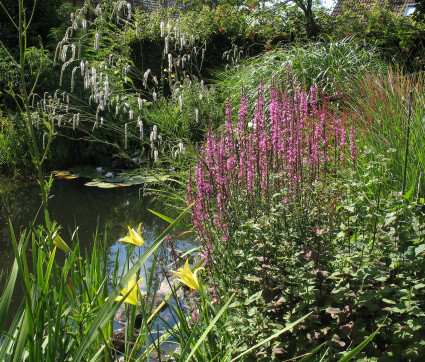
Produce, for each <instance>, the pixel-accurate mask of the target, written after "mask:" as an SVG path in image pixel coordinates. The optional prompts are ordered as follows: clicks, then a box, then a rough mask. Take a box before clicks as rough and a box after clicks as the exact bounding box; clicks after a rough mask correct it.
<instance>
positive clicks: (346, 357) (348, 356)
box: [338, 323, 384, 362]
mask: <svg viewBox="0 0 425 362" xmlns="http://www.w3.org/2000/svg"><path fill="white" fill-rule="evenodd" d="M383 325H384V324H383V323H382V324H381V325H380V326H379V328H378V329H377V330H376V331H375V332H373V333H372V334H371V335H370V336H369V337H368V338H366V339H365V340H364V341H363V342H362V343H360V344H359V345H358V346H357V347H356V348H354V349H353V350H352V351H350V352H348V353H347V354H345V355H344V357H342V358H341V359H340V360H339V361H338V362H348V361H349V360H351V359H352V358H353V357H355V356H356V355H357V354H358V353H360V352H361V351H362V350H363V348H365V347H366V346H367V345H368V344H369V343H370V341H372V339H373V338H374V337H375V336H376V334H377V333H378V332H379V330H380V329H381V327H382V326H383Z"/></svg>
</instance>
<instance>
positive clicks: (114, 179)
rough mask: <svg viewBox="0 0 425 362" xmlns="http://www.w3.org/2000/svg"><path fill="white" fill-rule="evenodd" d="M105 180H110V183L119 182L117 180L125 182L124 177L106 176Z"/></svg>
mask: <svg viewBox="0 0 425 362" xmlns="http://www.w3.org/2000/svg"><path fill="white" fill-rule="evenodd" d="M103 181H104V182H109V183H117V182H123V181H124V178H122V177H119V176H117V177H106V178H105V179H104V180H103Z"/></svg>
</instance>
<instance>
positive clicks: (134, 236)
mask: <svg viewBox="0 0 425 362" xmlns="http://www.w3.org/2000/svg"><path fill="white" fill-rule="evenodd" d="M141 227H142V224H139V227H138V229H137V232H136V231H135V230H134V229H132V228H131V227H130V226H128V234H129V235H127V236H125V237H123V238H121V239H119V241H123V242H125V243H130V244H134V245H137V246H144V245H146V244H145V241H144V240H143V237H142V235H141V233H140V229H141Z"/></svg>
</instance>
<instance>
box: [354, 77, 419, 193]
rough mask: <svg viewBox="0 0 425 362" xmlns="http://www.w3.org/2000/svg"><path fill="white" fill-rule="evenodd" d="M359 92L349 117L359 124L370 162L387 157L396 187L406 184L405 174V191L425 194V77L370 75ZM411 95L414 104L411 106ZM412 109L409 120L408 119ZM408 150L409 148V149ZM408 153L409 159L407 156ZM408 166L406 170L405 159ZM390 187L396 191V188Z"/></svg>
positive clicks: (360, 80)
mask: <svg viewBox="0 0 425 362" xmlns="http://www.w3.org/2000/svg"><path fill="white" fill-rule="evenodd" d="M357 84H358V88H359V90H360V91H359V92H357V93H354V94H353V95H352V97H350V100H349V101H348V102H349V105H350V108H351V109H352V112H349V114H348V115H347V116H348V117H349V118H353V117H355V118H356V119H358V120H359V123H360V124H359V127H360V128H361V130H362V132H361V133H359V134H360V135H361V141H362V142H363V144H364V146H365V147H367V148H369V150H370V153H369V154H368V155H367V157H366V159H367V160H373V159H374V157H375V155H376V154H385V155H386V157H387V158H388V159H389V160H390V162H389V165H388V166H389V168H390V172H391V174H392V175H393V177H394V179H395V182H396V183H397V185H402V184H403V176H404V172H405V171H406V179H407V184H406V186H407V187H406V188H405V189H406V190H409V189H410V188H411V187H413V188H414V189H415V194H418V195H420V196H421V197H423V195H424V193H425V178H424V175H425V164H424V160H425V144H424V139H425V127H424V122H423V119H424V117H425V110H424V107H423V106H422V105H423V102H424V92H423V89H424V77H423V74H417V75H416V76H415V75H408V74H406V73H405V72H403V71H401V70H390V71H389V72H388V73H387V74H382V75H377V74H374V73H368V74H366V75H365V76H364V77H359V79H358V81H357ZM410 92H412V104H411V107H410V106H409V103H410ZM409 108H410V113H411V115H410V118H409ZM406 146H407V148H406ZM406 152H407V155H406ZM406 156H407V164H406V167H405V157H406ZM391 187H394V186H393V184H392V185H391Z"/></svg>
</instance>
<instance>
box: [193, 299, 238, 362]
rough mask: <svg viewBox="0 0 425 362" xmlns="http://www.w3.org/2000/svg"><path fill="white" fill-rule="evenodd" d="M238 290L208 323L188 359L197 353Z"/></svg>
mask: <svg viewBox="0 0 425 362" xmlns="http://www.w3.org/2000/svg"><path fill="white" fill-rule="evenodd" d="M235 295H236V292H235V293H233V294H232V296H231V297H230V298H229V299H228V300H227V302H226V304H225V305H223V307H222V308H221V309H220V311H219V312H218V314H217V315H216V316H215V318H214V319H213V320H212V321H211V323H210V324H209V325H208V327H207V329H206V330H205V331H204V333H202V336H201V337H200V338H199V340H198V342H196V344H195V346H194V347H193V348H192V351H191V352H190V354H189V356H188V357H187V359H186V361H190V359H191V358H192V356H193V355H194V354H195V352H196V350H197V349H198V347H199V346H200V345H201V343H202V342H203V341H204V339H205V338H206V337H207V335H208V333H209V332H210V331H211V329H213V327H214V325H215V324H216V323H217V321H218V320H219V319H220V317H221V315H222V314H223V313H224V312H225V311H226V309H227V307H228V306H229V304H230V302H231V301H232V300H233V298H234V297H235Z"/></svg>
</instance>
